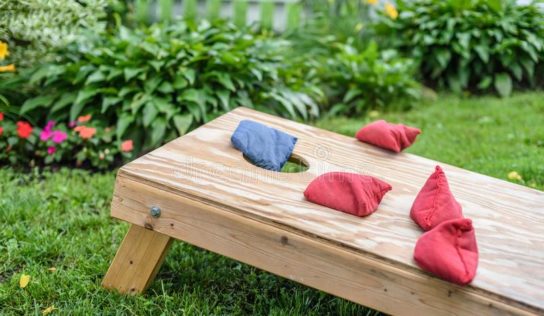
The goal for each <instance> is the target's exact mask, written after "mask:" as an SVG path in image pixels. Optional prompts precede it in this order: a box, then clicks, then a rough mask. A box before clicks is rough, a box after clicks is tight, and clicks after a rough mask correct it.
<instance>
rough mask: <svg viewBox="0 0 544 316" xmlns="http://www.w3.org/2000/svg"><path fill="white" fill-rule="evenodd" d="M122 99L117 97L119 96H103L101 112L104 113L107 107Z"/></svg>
mask: <svg viewBox="0 0 544 316" xmlns="http://www.w3.org/2000/svg"><path fill="white" fill-rule="evenodd" d="M121 100H122V99H121V98H119V97H105V98H104V99H103V100H102V109H101V111H100V112H101V113H106V111H107V110H108V108H109V107H110V106H112V105H114V104H116V103H118V102H119V101H121Z"/></svg>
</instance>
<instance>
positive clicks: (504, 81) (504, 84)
mask: <svg viewBox="0 0 544 316" xmlns="http://www.w3.org/2000/svg"><path fill="white" fill-rule="evenodd" d="M495 89H496V90H497V92H498V93H499V95H500V96H501V97H503V98H504V97H507V96H509V95H510V94H511V93H512V79H511V78H510V75H508V74H507V73H504V72H503V73H499V74H496V75H495Z"/></svg>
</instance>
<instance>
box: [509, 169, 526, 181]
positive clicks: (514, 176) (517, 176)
mask: <svg viewBox="0 0 544 316" xmlns="http://www.w3.org/2000/svg"><path fill="white" fill-rule="evenodd" d="M508 179H509V180H516V181H521V180H523V178H522V177H521V175H520V174H519V173H517V172H516V171H511V172H510V173H508Z"/></svg>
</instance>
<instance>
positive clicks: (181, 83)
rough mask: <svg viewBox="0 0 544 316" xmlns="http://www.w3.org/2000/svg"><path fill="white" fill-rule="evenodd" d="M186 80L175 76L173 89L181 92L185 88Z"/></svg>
mask: <svg viewBox="0 0 544 316" xmlns="http://www.w3.org/2000/svg"><path fill="white" fill-rule="evenodd" d="M187 85H188V83H187V79H185V78H184V77H183V76H176V79H175V80H174V85H173V86H174V89H177V90H181V89H184V88H185V87H187Z"/></svg>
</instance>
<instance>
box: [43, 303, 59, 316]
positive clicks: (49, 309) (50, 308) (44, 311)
mask: <svg viewBox="0 0 544 316" xmlns="http://www.w3.org/2000/svg"><path fill="white" fill-rule="evenodd" d="M55 309H56V308H55V305H51V306H49V307H48V308H46V309H44V310H43V311H42V315H49V314H51V313H52V312H53V311H54V310H55Z"/></svg>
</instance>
